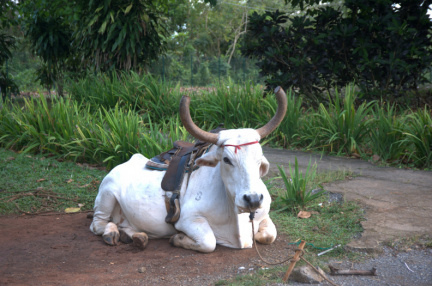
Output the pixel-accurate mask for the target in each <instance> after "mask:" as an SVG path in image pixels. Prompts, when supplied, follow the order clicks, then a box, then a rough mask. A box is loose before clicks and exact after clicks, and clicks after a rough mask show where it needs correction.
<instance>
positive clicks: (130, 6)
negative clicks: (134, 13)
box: [124, 3, 133, 15]
mask: <svg viewBox="0 0 432 286" xmlns="http://www.w3.org/2000/svg"><path fill="white" fill-rule="evenodd" d="M132 5H133V3H132V4H130V5H129V6H127V7H126V9H125V11H124V13H125V15H126V14H127V13H129V11H130V10H131V9H132Z"/></svg>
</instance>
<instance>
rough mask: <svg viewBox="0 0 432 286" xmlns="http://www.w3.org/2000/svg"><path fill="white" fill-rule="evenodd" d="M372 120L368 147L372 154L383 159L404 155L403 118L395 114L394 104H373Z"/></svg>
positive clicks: (392, 158) (396, 158)
mask: <svg viewBox="0 0 432 286" xmlns="http://www.w3.org/2000/svg"><path fill="white" fill-rule="evenodd" d="M372 114H373V118H374V119H373V122H372V123H371V128H370V140H371V142H370V147H371V149H372V152H373V154H376V155H379V156H380V158H381V159H382V160H383V161H388V160H397V161H398V162H400V161H401V160H402V158H403V157H404V153H405V150H406V144H402V142H401V140H402V139H403V134H402V133H403V132H402V129H403V126H404V120H403V118H402V117H401V116H400V115H398V114H396V111H395V107H394V105H390V104H389V103H387V104H386V105H385V106H380V105H379V104H375V105H374V108H373V110H372Z"/></svg>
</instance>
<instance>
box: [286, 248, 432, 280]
mask: <svg viewBox="0 0 432 286" xmlns="http://www.w3.org/2000/svg"><path fill="white" fill-rule="evenodd" d="M330 264H331V265H333V266H334V267H336V268H338V269H355V270H371V269H372V268H373V267H375V268H376V269H377V272H376V273H377V275H376V276H358V275H350V276H346V275H344V276H331V275H328V277H329V278H330V280H331V281H333V282H334V283H335V284H337V285H340V286H342V285H346V286H363V285H364V286H375V285H376V286H386V285H389V286H390V285H391V286H399V285H401V286H408V285H409V286H411V285H412V286H426V285H432V249H423V250H409V251H406V252H398V251H396V250H394V249H391V248H384V249H383V253H382V254H379V255H377V256H376V257H374V258H369V259H366V260H365V261H363V262H360V263H352V262H350V261H331V262H330ZM289 285H306V284H300V283H295V282H292V281H290V283H289ZM315 285H317V284H315ZM320 285H330V284H329V283H328V282H323V283H321V284H320Z"/></svg>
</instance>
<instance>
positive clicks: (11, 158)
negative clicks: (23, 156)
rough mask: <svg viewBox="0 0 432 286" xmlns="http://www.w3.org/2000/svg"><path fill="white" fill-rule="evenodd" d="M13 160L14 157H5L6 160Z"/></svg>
mask: <svg viewBox="0 0 432 286" xmlns="http://www.w3.org/2000/svg"><path fill="white" fill-rule="evenodd" d="M13 160H15V157H9V158H7V159H6V161H13Z"/></svg>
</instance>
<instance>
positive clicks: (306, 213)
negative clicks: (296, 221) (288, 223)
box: [297, 211, 311, 218]
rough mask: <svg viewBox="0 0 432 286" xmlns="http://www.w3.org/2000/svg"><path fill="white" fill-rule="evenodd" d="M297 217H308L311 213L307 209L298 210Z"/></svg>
mask: <svg viewBox="0 0 432 286" xmlns="http://www.w3.org/2000/svg"><path fill="white" fill-rule="evenodd" d="M297 217H298V218H310V217H311V213H310V212H308V211H300V212H299V213H298V214H297Z"/></svg>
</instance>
